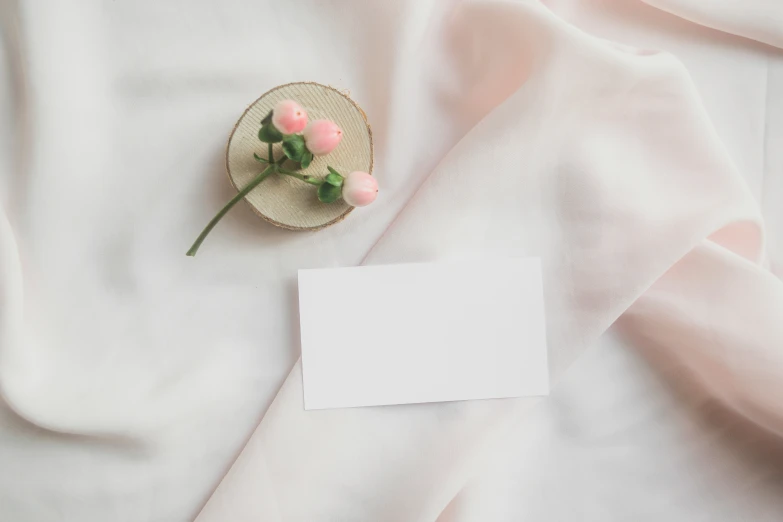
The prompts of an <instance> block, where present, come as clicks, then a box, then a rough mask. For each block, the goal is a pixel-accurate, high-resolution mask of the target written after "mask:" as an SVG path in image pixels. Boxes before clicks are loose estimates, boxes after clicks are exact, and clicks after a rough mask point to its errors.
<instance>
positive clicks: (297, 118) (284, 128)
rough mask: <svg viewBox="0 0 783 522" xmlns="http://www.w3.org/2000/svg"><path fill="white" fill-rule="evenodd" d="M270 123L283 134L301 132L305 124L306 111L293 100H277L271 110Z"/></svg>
mask: <svg viewBox="0 0 783 522" xmlns="http://www.w3.org/2000/svg"><path fill="white" fill-rule="evenodd" d="M272 125H274V126H275V127H276V128H277V130H279V131H280V132H282V133H283V134H296V133H297V132H302V129H304V128H305V126H306V125H307V113H306V112H305V110H304V109H303V108H302V107H301V106H300V105H299V104H298V103H296V102H295V101H294V100H283V101H279V102H277V105H275V108H274V109H273V110H272Z"/></svg>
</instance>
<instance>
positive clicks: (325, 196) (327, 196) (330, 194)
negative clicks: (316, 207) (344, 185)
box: [318, 183, 342, 203]
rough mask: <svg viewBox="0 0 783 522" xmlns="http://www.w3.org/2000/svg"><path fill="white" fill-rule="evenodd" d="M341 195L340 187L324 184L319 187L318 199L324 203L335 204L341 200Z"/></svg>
mask: <svg viewBox="0 0 783 522" xmlns="http://www.w3.org/2000/svg"><path fill="white" fill-rule="evenodd" d="M341 195H342V190H340V187H335V186H334V185H332V184H330V183H324V184H323V185H321V186H320V187H318V199H319V200H320V201H322V202H323V203H333V202H335V201H337V200H338V199H340V196H341Z"/></svg>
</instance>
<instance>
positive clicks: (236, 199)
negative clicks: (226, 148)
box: [187, 144, 275, 257]
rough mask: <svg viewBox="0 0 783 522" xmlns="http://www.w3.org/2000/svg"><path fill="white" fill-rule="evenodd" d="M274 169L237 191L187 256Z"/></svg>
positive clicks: (266, 170) (205, 229) (196, 248)
mask: <svg viewBox="0 0 783 522" xmlns="http://www.w3.org/2000/svg"><path fill="white" fill-rule="evenodd" d="M269 147H270V148H271V147H272V145H271V144H270V145H269ZM274 170H275V168H274V167H273V166H271V165H270V166H269V167H267V168H266V169H264V172H262V173H261V174H259V175H258V176H256V177H255V178H253V181H251V182H250V183H248V184H247V186H246V187H245V188H243V189H242V190H240V191H239V194H237V195H236V196H234V198H233V199H232V200H231V201H229V202H228V203H226V206H224V207H223V208H222V209H220V212H218V213H217V214H216V215H215V217H213V218H212V221H210V222H209V224H208V225H207V226H206V228H204V230H203V231H202V232H201V234H199V236H198V238H197V239H196V241H195V243H193V246H192V247H190V250H188V253H187V255H188V256H191V257H192V256H195V255H196V252H198V249H199V247H200V246H201V243H203V242H204V239H206V237H207V235H208V234H209V233H210V232H211V231H212V229H213V228H215V225H217V224H218V221H220V220H221V219H223V216H225V215H226V213H227V212H228V211H229V210H231V207H233V206H234V205H236V204H237V202H239V201H240V200H241V199H243V198H244V197H245V196H247V195H248V194H250V191H251V190H253V189H254V188H256V187H257V186H258V185H259V184H260V183H261V182H262V181H264V180H265V179H266V178H267V177H269V175H270V174H272V172H274Z"/></svg>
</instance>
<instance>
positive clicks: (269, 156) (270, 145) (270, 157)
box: [267, 143, 275, 165]
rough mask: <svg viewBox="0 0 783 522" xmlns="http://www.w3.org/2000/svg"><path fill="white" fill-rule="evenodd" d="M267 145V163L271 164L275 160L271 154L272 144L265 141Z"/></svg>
mask: <svg viewBox="0 0 783 522" xmlns="http://www.w3.org/2000/svg"><path fill="white" fill-rule="evenodd" d="M267 146H268V149H267V150H268V151H269V155H267V160H268V161H269V164H270V165H271V164H272V163H274V162H275V157H274V156H272V144H271V143H267Z"/></svg>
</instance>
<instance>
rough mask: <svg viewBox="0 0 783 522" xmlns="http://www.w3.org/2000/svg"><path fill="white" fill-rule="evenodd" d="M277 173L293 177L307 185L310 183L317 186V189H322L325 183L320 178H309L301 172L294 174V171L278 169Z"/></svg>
mask: <svg viewBox="0 0 783 522" xmlns="http://www.w3.org/2000/svg"><path fill="white" fill-rule="evenodd" d="M277 172H279V173H280V174H285V175H286V176H291V177H293V178H296V179H299V180H302V181H304V182H305V183H309V184H311V185H315V186H316V187H320V186H321V185H323V181H322V180H320V179H318V178H315V177H313V176H308V175H307V174H301V173H299V172H294V171H293V170H286V169H281V168H278V169H277Z"/></svg>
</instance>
